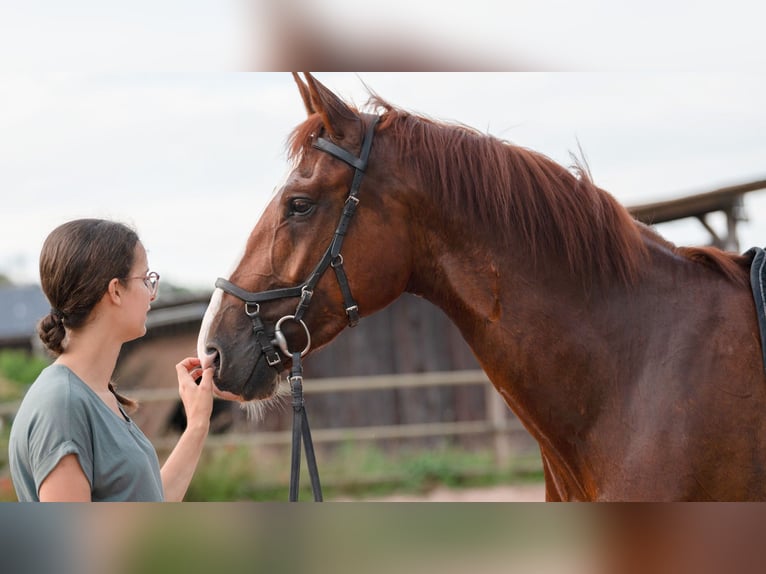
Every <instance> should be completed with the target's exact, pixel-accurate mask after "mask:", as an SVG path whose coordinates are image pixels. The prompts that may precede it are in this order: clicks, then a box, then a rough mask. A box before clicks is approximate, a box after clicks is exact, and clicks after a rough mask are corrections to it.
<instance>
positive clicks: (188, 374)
mask: <svg viewBox="0 0 766 574" xmlns="http://www.w3.org/2000/svg"><path fill="white" fill-rule="evenodd" d="M200 365H201V363H200V360H199V359H198V358H196V357H187V358H185V359H184V360H183V361H181V362H180V363H178V364H177V365H176V372H177V373H178V394H179V395H180V397H181V402H182V403H183V405H184V411H185V412H186V420H187V428H203V429H204V430H205V432H207V430H208V428H209V427H210V415H211V414H212V412H213V369H212V368H209V369H205V370H202V369H201V367H200ZM200 371H202V380H201V381H200V383H199V385H197V383H195V382H194V380H195V378H197V377H199V374H200Z"/></svg>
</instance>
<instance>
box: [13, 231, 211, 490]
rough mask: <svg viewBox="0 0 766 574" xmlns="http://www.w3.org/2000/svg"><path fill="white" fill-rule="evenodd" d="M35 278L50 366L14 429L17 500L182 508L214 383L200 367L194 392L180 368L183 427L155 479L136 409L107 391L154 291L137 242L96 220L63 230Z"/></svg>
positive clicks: (188, 364)
mask: <svg viewBox="0 0 766 574" xmlns="http://www.w3.org/2000/svg"><path fill="white" fill-rule="evenodd" d="M40 280H41V283H42V289H43V292H44V293H45V295H46V297H47V298H48V301H49V302H50V304H51V311H50V314H48V315H47V316H46V317H44V318H43V319H42V320H41V321H40V322H39V324H38V327H37V331H38V334H39V336H40V339H41V340H42V341H43V343H44V344H45V346H46V347H47V348H48V350H49V351H50V352H51V353H52V354H53V355H54V356H55V357H56V360H55V362H54V363H53V364H52V365H50V366H49V367H47V368H46V369H45V370H44V371H43V372H42V373H41V374H40V376H39V377H38V378H37V380H36V381H35V382H34V383H33V384H32V386H31V387H30V389H29V391H28V392H27V394H26V395H25V397H24V400H23V401H22V403H21V406H20V407H19V410H18V412H17V414H16V417H15V419H14V422H13V426H12V428H11V435H10V446H9V451H10V453H9V454H10V458H9V461H10V467H11V477H12V479H13V485H14V488H15V489H16V494H17V496H18V498H19V500H20V501H37V500H39V501H62V502H63V501H91V500H92V501H162V500H169V501H180V500H182V499H183V497H184V494H185V493H186V490H187V488H188V487H189V483H190V482H191V478H192V475H193V473H194V469H195V468H196V466H197V462H198V461H199V457H200V454H201V452H202V447H203V445H204V441H205V438H206V436H207V433H208V429H209V424H210V415H211V412H212V407H213V388H214V387H213V382H212V376H213V374H212V369H206V370H205V371H204V372H203V373H202V381H201V383H200V384H199V386H197V385H196V384H195V382H194V378H193V376H192V373H193V372H194V371H198V370H199V367H200V362H199V360H198V359H196V358H192V357H189V358H186V359H184V360H183V361H181V362H180V363H178V364H177V365H176V371H177V374H178V388H179V393H180V396H181V400H182V402H183V405H184V409H185V410H186V417H187V421H188V424H187V427H186V430H185V431H184V432H183V434H182V435H181V437H180V439H179V441H178V444H177V445H176V447H175V449H174V450H173V452H172V453H171V454H170V456H169V457H168V459H167V461H166V462H165V464H164V465H163V467H162V469H160V466H159V461H158V459H157V454H156V452H155V450H154V448H153V446H152V444H151V443H150V442H149V440H148V439H147V438H146V436H145V435H144V434H143V433H142V432H141V430H140V429H139V428H138V427H137V426H136V425H135V424H134V423H133V421H132V420H131V419H130V417H129V416H128V413H129V412H130V411H131V410H132V409H133V408H134V407H135V406H136V405H135V403H133V401H131V400H130V399H127V398H125V397H123V396H122V395H120V394H119V393H117V392H116V390H115V389H114V387H113V385H112V383H111V376H112V372H113V371H114V368H115V366H116V364H117V357H118V355H119V353H120V348H121V346H122V344H123V343H125V342H127V341H131V340H133V339H136V338H138V337H141V336H143V335H144V334H145V333H146V325H145V323H146V314H147V312H148V311H149V308H150V303H151V302H152V301H153V300H154V299H155V297H156V295H157V288H158V284H159V275H158V274H156V273H153V272H150V271H149V267H148V264H147V257H146V250H145V249H144V247H143V245H142V244H141V242H140V241H139V239H138V236H137V234H136V233H135V232H134V231H133V230H132V229H130V228H128V227H126V226H125V225H122V224H120V223H115V222H112V221H105V220H101V219H80V220H75V221H70V222H68V223H65V224H63V225H61V226H59V227H58V228H56V229H55V230H54V231H53V232H52V233H51V234H50V235H49V236H48V238H47V239H46V240H45V243H44V245H43V249H42V252H41V253H40ZM196 374H197V373H195V375H196Z"/></svg>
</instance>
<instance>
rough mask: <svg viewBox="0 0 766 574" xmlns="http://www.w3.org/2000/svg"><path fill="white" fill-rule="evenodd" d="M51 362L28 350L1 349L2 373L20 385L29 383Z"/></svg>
mask: <svg viewBox="0 0 766 574" xmlns="http://www.w3.org/2000/svg"><path fill="white" fill-rule="evenodd" d="M48 364H49V362H48V361H47V360H46V359H43V358H42V357H38V356H37V355H32V354H30V353H28V352H26V351H19V350H15V349H4V350H2V351H0V375H1V376H2V377H4V378H5V379H7V380H9V381H12V382H14V383H18V384H20V385H29V384H30V383H32V382H33V381H34V380H35V379H36V378H37V376H38V375H39V374H40V372H41V371H42V370H43V369H44V368H45V367H47V366H48Z"/></svg>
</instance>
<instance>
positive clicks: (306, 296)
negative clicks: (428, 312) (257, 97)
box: [215, 114, 380, 501]
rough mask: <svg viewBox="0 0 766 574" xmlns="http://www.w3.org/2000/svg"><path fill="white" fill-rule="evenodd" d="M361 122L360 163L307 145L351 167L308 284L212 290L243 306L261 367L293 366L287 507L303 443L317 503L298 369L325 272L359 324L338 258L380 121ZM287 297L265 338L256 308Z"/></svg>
mask: <svg viewBox="0 0 766 574" xmlns="http://www.w3.org/2000/svg"><path fill="white" fill-rule="evenodd" d="M363 117H367V118H369V120H370V123H369V125H368V126H367V131H366V132H365V134H364V140H363V141H362V150H361V153H360V155H359V157H356V156H354V155H352V154H351V153H349V152H348V151H346V150H345V149H343V148H341V147H340V146H337V145H336V144H334V143H332V142H331V141H329V140H327V139H325V138H317V139H316V141H314V143H313V144H312V146H313V147H315V148H317V149H319V150H322V151H324V152H326V153H329V154H330V155H331V156H333V157H335V158H337V159H339V160H341V161H343V162H345V163H347V164H348V165H350V166H351V167H353V168H354V177H353V179H352V180H351V189H350V190H349V192H348V197H346V202H345V204H344V206H343V212H342V213H341V216H340V221H339V222H338V226H337V227H336V229H335V235H334V236H333V238H332V241H331V242H330V245H329V246H328V247H327V250H326V251H325V252H324V255H323V256H322V258H321V259H320V260H319V263H318V264H317V266H316V267H315V268H314V270H313V271H312V272H311V274H310V275H309V276H308V278H307V279H306V280H305V281H304V282H303V283H301V284H300V285H296V286H294V287H283V288H280V289H271V290H269V291H259V292H253V291H246V290H245V289H242V288H241V287H238V286H237V285H235V284H234V283H232V282H231V281H228V280H226V279H223V278H222V277H219V278H218V279H217V280H216V282H215V286H216V287H217V288H219V289H222V290H223V291H224V292H226V293H228V294H229V295H233V296H234V297H237V298H238V299H241V300H242V301H244V303H245V314H246V315H247V316H248V317H250V320H251V321H252V322H253V334H254V336H255V339H256V341H257V342H258V345H259V346H260V347H261V352H262V353H263V355H264V357H265V358H266V362H267V363H268V364H269V366H270V367H273V368H275V369H277V370H282V367H283V365H282V358H281V357H280V356H279V353H278V352H277V351H276V350H275V349H274V345H276V346H277V347H279V349H280V350H281V351H282V353H283V354H284V355H285V356H286V357H289V358H291V359H292V363H293V365H292V370H291V374H290V378H289V380H290V387H291V389H292V394H293V412H294V416H293V442H292V457H291V473H290V501H296V500H298V480H299V475H300V448H301V439H303V441H304V445H305V449H306V459H307V463H308V467H309V475H310V477H311V486H312V489H313V492H314V500H315V501H321V500H322V489H321V486H320V484H319V472H318V470H317V467H316V459H315V457H314V445H313V443H312V441H311V431H310V430H309V425H308V419H307V417H306V410H305V406H304V401H303V370H302V367H301V357H303V356H304V355H305V354H306V353H308V351H309V349H310V348H311V333H310V332H309V329H308V327H307V326H306V323H304V321H303V316H304V314H305V313H306V310H307V309H308V307H309V304H310V303H311V297H312V296H313V295H314V288H315V287H316V285H317V283H318V282H319V280H320V279H321V277H322V275H324V273H325V271H327V269H328V268H329V267H332V269H333V271H335V276H336V278H337V279H338V285H340V290H341V293H342V294H343V304H344V307H345V310H346V316H347V317H348V324H349V326H350V327H355V326H356V325H357V323H359V306H358V305H357V304H356V302H355V301H354V297H353V296H352V294H351V288H350V287H349V284H348V277H347V276H346V272H345V270H344V269H343V256H342V255H341V253H340V250H341V247H342V246H343V240H344V238H345V236H346V231H347V230H348V226H349V224H350V223H351V219H352V218H353V216H354V213H356V207H357V205H358V204H359V197H358V195H359V187H360V186H361V184H362V177H363V176H364V170H365V169H366V168H367V160H368V158H369V157H370V150H371V149H372V139H373V136H374V133H375V126H376V125H377V123H378V121H379V120H380V117H379V116H377V115H369V114H364V116H363ZM292 297H300V300H299V301H298V306H297V307H296V308H295V313H294V314H292V315H285V316H284V317H282V318H281V319H279V321H277V323H276V325H275V327H274V339H270V338H269V336H268V335H267V334H266V327H265V325H264V323H263V320H262V319H261V316H260V309H261V307H260V304H261V303H264V302H266V301H275V300H277V299H287V298H292ZM285 321H293V322H295V323H298V324H299V325H300V326H301V327H303V330H304V331H305V333H306V339H307V341H306V346H305V348H304V349H303V350H302V351H290V349H289V346H288V343H287V338H286V337H285V336H284V334H283V333H282V329H281V327H282V324H283V323H284V322H285Z"/></svg>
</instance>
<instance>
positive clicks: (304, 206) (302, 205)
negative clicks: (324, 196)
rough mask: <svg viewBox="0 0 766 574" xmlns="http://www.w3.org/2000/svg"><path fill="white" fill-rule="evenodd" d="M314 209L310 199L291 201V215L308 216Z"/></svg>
mask: <svg viewBox="0 0 766 574" xmlns="http://www.w3.org/2000/svg"><path fill="white" fill-rule="evenodd" d="M313 208H314V204H313V203H312V202H311V201H309V200H308V199H303V198H295V199H291V200H290V215H307V214H308V213H310V212H311V210H312V209H313Z"/></svg>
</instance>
